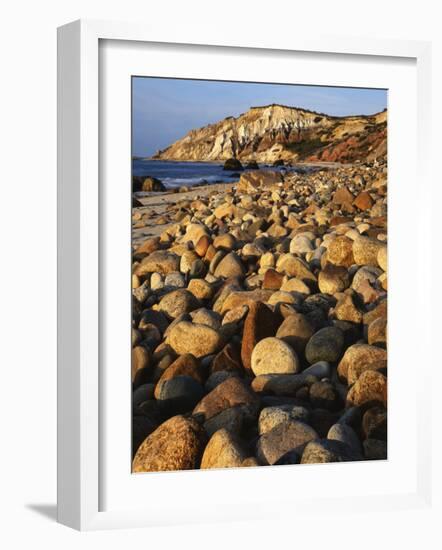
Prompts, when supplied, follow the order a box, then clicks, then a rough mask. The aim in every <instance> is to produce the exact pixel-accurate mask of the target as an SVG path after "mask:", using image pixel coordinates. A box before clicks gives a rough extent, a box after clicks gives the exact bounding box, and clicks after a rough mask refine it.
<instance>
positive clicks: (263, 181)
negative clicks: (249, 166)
mask: <svg viewBox="0 0 442 550" xmlns="http://www.w3.org/2000/svg"><path fill="white" fill-rule="evenodd" d="M282 181H283V177H282V174H281V173H280V172H274V171H270V170H255V171H251V172H244V173H243V174H241V178H240V180H239V183H238V185H237V188H236V191H237V193H255V192H256V191H257V190H258V189H259V188H260V187H270V186H272V185H278V184H280V183H281V182H282Z"/></svg>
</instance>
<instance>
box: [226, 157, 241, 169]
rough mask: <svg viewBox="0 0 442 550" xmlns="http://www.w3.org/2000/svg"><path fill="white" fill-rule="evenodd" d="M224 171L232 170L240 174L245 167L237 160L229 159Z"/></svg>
mask: <svg viewBox="0 0 442 550" xmlns="http://www.w3.org/2000/svg"><path fill="white" fill-rule="evenodd" d="M223 170H230V171H234V172H238V171H241V170H243V165H242V164H241V162H240V161H239V160H238V159H236V158H230V159H227V160H226V161H225V163H224V166H223Z"/></svg>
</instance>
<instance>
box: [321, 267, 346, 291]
mask: <svg viewBox="0 0 442 550" xmlns="http://www.w3.org/2000/svg"><path fill="white" fill-rule="evenodd" d="M318 286H319V290H320V291H321V292H322V293H324V294H336V293H337V292H342V291H344V290H345V289H346V288H348V287H349V286H350V275H349V273H348V270H347V268H346V267H344V266H339V265H333V264H327V265H326V266H325V267H324V269H323V270H322V271H320V272H319V275H318Z"/></svg>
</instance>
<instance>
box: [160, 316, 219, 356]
mask: <svg viewBox="0 0 442 550" xmlns="http://www.w3.org/2000/svg"><path fill="white" fill-rule="evenodd" d="M167 341H168V343H169V345H170V347H171V348H172V349H173V350H174V351H175V353H177V354H178V355H183V354H185V353H191V354H193V355H194V356H195V357H197V358H198V357H204V356H205V355H210V354H211V353H216V352H217V351H219V350H220V349H221V347H222V345H223V341H222V337H221V335H220V334H219V333H218V332H217V331H216V330H214V329H213V328H211V327H208V326H207V325H199V324H194V323H190V322H189V321H181V322H179V323H177V324H176V325H175V326H174V327H172V329H171V330H170V332H169V334H168V339H167Z"/></svg>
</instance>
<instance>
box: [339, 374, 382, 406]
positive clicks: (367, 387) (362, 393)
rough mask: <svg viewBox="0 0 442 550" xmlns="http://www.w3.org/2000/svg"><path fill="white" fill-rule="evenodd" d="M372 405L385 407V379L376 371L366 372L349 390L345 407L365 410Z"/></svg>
mask: <svg viewBox="0 0 442 550" xmlns="http://www.w3.org/2000/svg"><path fill="white" fill-rule="evenodd" d="M374 405H382V406H383V407H387V378H386V377H385V376H384V375H383V374H381V373H380V372H378V371H373V370H366V371H364V372H363V373H362V374H361V376H360V377H359V378H358V379H357V380H356V382H355V383H354V384H353V386H352V387H351V388H350V390H349V392H348V394H347V406H349V407H351V406H355V407H362V408H363V409H364V410H365V409H367V408H370V407H372V406H374Z"/></svg>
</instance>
